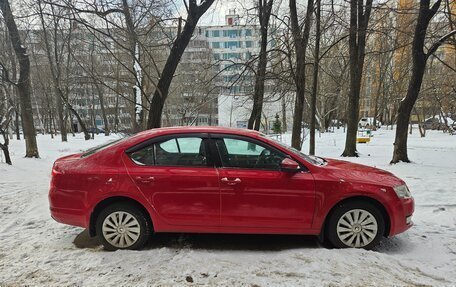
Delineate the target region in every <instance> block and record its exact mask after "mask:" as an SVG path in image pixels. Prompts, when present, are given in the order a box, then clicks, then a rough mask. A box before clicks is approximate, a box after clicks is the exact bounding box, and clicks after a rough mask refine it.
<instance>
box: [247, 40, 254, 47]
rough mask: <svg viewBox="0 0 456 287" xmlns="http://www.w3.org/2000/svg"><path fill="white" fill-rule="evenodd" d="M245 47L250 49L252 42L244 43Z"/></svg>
mask: <svg viewBox="0 0 456 287" xmlns="http://www.w3.org/2000/svg"><path fill="white" fill-rule="evenodd" d="M245 47H246V48H252V47H253V42H252V41H245Z"/></svg>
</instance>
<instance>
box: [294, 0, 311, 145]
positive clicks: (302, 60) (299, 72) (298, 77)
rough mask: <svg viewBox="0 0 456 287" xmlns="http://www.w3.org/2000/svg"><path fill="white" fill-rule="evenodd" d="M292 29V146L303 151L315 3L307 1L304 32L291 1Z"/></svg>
mask: <svg viewBox="0 0 456 287" xmlns="http://www.w3.org/2000/svg"><path fill="white" fill-rule="evenodd" d="M289 6H290V21H291V29H292V35H293V40H294V46H295V54H296V68H295V70H294V82H295V86H296V98H295V108H294V112H293V127H292V134H291V146H292V147H294V148H296V149H298V150H301V145H302V143H301V129H302V119H303V112H304V100H305V98H304V97H305V87H306V69H305V68H306V67H305V64H306V51H307V44H308V42H309V34H310V26H311V25H312V13H313V7H314V1H313V0H308V1H307V11H306V19H305V20H304V27H303V31H301V25H299V20H298V13H297V9H296V0H290V1H289Z"/></svg>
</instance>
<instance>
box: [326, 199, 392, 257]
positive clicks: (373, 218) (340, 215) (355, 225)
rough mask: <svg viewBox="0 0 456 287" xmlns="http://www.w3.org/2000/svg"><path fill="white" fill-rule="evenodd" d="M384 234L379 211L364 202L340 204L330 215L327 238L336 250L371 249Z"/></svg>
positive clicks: (382, 221)
mask: <svg viewBox="0 0 456 287" xmlns="http://www.w3.org/2000/svg"><path fill="white" fill-rule="evenodd" d="M384 232H385V220H384V219H383V216H382V214H381V212H380V210H379V209H378V208H377V207H376V206H375V205H373V204H371V203H369V202H364V201H351V202H346V203H342V204H340V205H339V206H338V207H336V209H335V210H334V211H333V212H332V214H331V215H330V218H329V221H328V225H327V230H326V234H327V238H328V240H329V241H330V242H331V243H332V244H333V245H334V246H335V247H338V248H349V247H353V248H364V249H372V248H373V247H374V246H375V245H376V244H377V243H378V242H379V241H380V239H381V238H382V236H383V234H384Z"/></svg>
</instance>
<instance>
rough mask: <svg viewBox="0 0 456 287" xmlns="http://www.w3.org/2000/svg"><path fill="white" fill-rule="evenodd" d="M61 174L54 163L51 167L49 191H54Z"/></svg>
mask: <svg viewBox="0 0 456 287" xmlns="http://www.w3.org/2000/svg"><path fill="white" fill-rule="evenodd" d="M60 174H62V172H61V171H60V169H59V166H58V165H57V163H54V165H53V166H52V176H51V190H52V189H54V188H55V187H56V185H57V177H58V175H60Z"/></svg>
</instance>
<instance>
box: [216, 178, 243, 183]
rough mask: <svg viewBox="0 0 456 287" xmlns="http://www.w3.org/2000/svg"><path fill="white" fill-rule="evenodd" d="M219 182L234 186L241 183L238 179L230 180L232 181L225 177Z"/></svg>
mask: <svg viewBox="0 0 456 287" xmlns="http://www.w3.org/2000/svg"><path fill="white" fill-rule="evenodd" d="M221 181H222V182H223V183H226V184H228V185H236V184H239V183H241V182H242V180H241V179H240V178H239V177H236V178H235V179H232V180H230V179H228V178H227V177H223V178H222V179H221Z"/></svg>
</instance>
